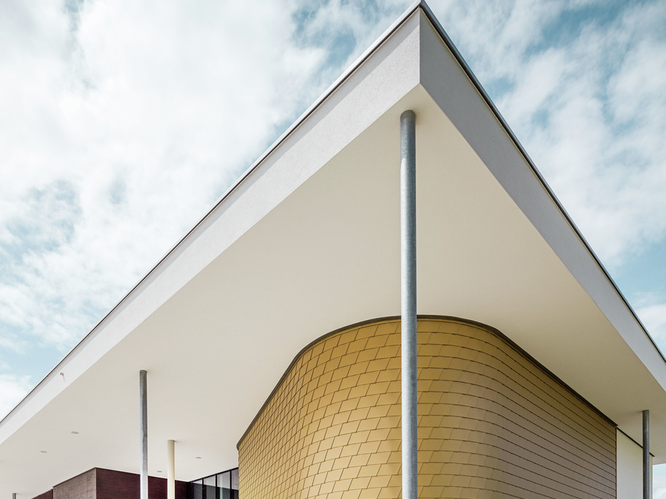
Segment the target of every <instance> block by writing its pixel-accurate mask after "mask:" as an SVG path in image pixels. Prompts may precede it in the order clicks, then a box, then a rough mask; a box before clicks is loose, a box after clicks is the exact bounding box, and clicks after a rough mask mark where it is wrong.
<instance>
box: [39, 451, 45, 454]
mask: <svg viewBox="0 0 666 499" xmlns="http://www.w3.org/2000/svg"><path fill="white" fill-rule="evenodd" d="M39 452H41V453H42V454H46V452H47V451H45V450H40V451H39Z"/></svg>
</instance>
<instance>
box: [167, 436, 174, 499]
mask: <svg viewBox="0 0 666 499" xmlns="http://www.w3.org/2000/svg"><path fill="white" fill-rule="evenodd" d="M167 461H168V462H167V499H176V449H175V442H174V441H173V440H168V441H167Z"/></svg>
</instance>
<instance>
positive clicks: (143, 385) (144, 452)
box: [139, 370, 148, 499]
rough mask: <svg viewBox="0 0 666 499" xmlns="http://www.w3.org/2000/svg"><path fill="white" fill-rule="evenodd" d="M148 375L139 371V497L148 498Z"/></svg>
mask: <svg viewBox="0 0 666 499" xmlns="http://www.w3.org/2000/svg"><path fill="white" fill-rule="evenodd" d="M147 378H148V376H147V373H146V371H143V370H141V371H139V418H140V420H141V432H140V438H141V475H140V479H139V483H140V486H139V491H140V495H139V497H140V499H148V380H147Z"/></svg>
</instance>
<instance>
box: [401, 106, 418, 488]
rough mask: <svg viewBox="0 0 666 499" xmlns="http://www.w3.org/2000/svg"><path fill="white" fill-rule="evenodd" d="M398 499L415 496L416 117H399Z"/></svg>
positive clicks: (406, 114)
mask: <svg viewBox="0 0 666 499" xmlns="http://www.w3.org/2000/svg"><path fill="white" fill-rule="evenodd" d="M400 226H401V227H400V239H401V241H400V243H401V251H400V253H401V254H400V274H401V276H400V281H401V314H402V315H401V320H400V329H401V334H402V338H401V352H402V374H401V378H402V499H417V496H418V468H417V464H418V455H417V452H418V441H417V428H416V427H417V418H416V405H417V393H416V115H415V114H414V111H405V112H404V113H402V115H401V116H400Z"/></svg>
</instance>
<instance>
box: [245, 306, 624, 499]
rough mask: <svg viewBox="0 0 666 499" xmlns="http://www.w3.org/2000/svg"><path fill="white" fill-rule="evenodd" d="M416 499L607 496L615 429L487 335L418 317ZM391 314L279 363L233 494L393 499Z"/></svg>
mask: <svg viewBox="0 0 666 499" xmlns="http://www.w3.org/2000/svg"><path fill="white" fill-rule="evenodd" d="M418 394H419V395H418V396H419V398H418V437H419V454H418V459H419V497H420V498H422V499H424V498H444V497H446V498H448V497H451V498H453V497H456V498H458V497H460V498H491V497H492V498H505V497H506V498H516V497H518V498H536V497H538V498H541V497H543V498H545V497H548V498H614V497H615V482H616V480H615V468H616V467H615V455H616V451H615V445H616V443H615V438H616V436H615V427H614V425H613V424H612V423H611V422H610V421H609V420H607V419H606V418H604V417H603V416H602V415H601V414H600V413H598V412H597V411H596V410H595V409H594V408H593V407H591V406H590V405H589V404H588V403H586V402H585V401H584V400H582V399H581V398H580V397H578V396H577V395H576V394H575V393H573V392H572V391H571V390H570V389H568V388H567V387H566V386H565V385H563V384H562V383H561V382H559V381H558V380H557V379H556V378H554V377H553V376H552V375H550V374H549V373H548V372H547V371H546V370H545V369H544V368H542V367H541V366H539V365H538V364H537V363H536V362H534V361H533V360H531V359H530V358H529V357H528V356H527V355H525V354H524V353H523V352H522V351H520V349H519V348H517V347H515V346H514V345H512V344H511V343H510V342H509V341H507V340H506V339H505V338H504V337H503V336H502V335H501V334H500V333H498V332H497V331H495V330H493V329H491V328H488V327H485V326H483V325H479V324H473V323H468V322H465V321H459V320H452V319H449V318H437V319H435V318H428V319H419V321H418ZM400 413H401V409H400V322H399V320H382V321H377V322H373V323H365V324H363V325H361V326H353V327H350V328H348V329H345V330H342V331H338V332H335V333H333V334H331V335H328V336H326V337H324V338H322V339H321V340H319V341H317V342H315V343H314V344H312V345H310V346H309V347H308V348H306V349H305V350H304V351H303V352H301V353H300V354H299V356H298V357H297V358H296V359H295V361H294V362H293V363H292V365H291V366H290V368H289V369H288V371H287V372H286V373H285V375H284V377H283V378H282V380H281V381H280V383H279V385H278V386H277V387H276V389H275V391H274V392H273V394H272V395H271V397H270V398H269V400H268V401H267V402H266V404H265V405H264V407H263V409H262V410H261V412H260V413H259V415H258V416H257V418H256V419H255V421H254V422H253V424H252V425H251V427H250V428H249V429H248V431H247V432H246V434H245V435H244V436H243V438H242V440H241V442H240V443H239V446H238V450H239V468H240V470H239V471H240V496H241V497H242V498H243V499H264V498H271V499H282V498H326V499H394V498H399V497H400V496H401V475H400V462H401V452H400V439H401V430H400Z"/></svg>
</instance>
